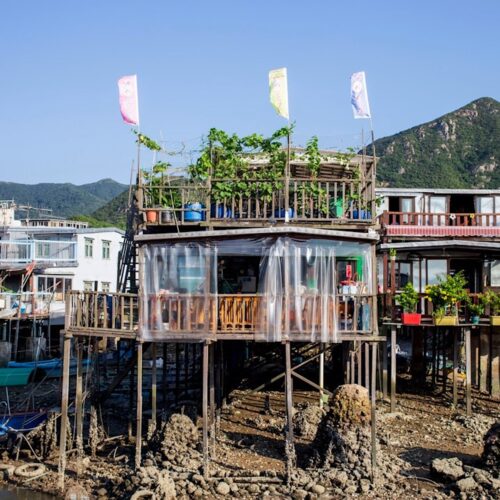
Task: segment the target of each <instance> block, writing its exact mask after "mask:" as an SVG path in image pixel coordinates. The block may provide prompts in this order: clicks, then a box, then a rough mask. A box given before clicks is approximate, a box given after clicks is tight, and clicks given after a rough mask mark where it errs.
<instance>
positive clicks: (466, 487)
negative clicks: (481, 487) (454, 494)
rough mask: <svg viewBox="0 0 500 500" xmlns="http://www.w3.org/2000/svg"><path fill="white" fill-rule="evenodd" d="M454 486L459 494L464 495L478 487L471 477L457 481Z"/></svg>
mask: <svg viewBox="0 0 500 500" xmlns="http://www.w3.org/2000/svg"><path fill="white" fill-rule="evenodd" d="M456 486H457V488H458V490H459V491H460V492H461V493H465V492H468V491H472V490H475V489H476V488H477V487H478V484H477V483H476V481H474V479H473V478H472V477H465V478H463V479H460V480H459V481H457V483H456Z"/></svg>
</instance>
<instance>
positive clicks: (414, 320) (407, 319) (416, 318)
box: [401, 313, 422, 326]
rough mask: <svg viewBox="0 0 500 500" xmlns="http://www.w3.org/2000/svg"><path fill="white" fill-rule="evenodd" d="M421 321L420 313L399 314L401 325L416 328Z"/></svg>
mask: <svg viewBox="0 0 500 500" xmlns="http://www.w3.org/2000/svg"><path fill="white" fill-rule="evenodd" d="M421 320H422V315H421V314H420V313H403V314H401V321H402V322H403V325H407V326H418V325H420V322H421Z"/></svg>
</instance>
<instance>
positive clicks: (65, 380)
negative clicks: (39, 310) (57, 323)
mask: <svg viewBox="0 0 500 500" xmlns="http://www.w3.org/2000/svg"><path fill="white" fill-rule="evenodd" d="M71 338H72V336H71V335H65V337H64V354H63V376H62V391H61V435H60V442H59V488H60V489H61V490H64V473H65V470H66V438H67V432H68V398H69V366H70V363H71Z"/></svg>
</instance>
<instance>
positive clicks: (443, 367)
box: [441, 329, 449, 396]
mask: <svg viewBox="0 0 500 500" xmlns="http://www.w3.org/2000/svg"><path fill="white" fill-rule="evenodd" d="M448 333H449V332H448V329H446V330H444V331H443V336H442V342H443V344H442V346H443V347H442V351H441V355H442V358H441V359H442V363H443V364H442V367H441V374H442V377H443V396H445V395H446V383H447V381H448V377H447V376H446V362H447V359H448V358H447V356H446V340H447V337H448Z"/></svg>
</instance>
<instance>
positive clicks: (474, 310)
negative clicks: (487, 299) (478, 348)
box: [468, 296, 484, 325]
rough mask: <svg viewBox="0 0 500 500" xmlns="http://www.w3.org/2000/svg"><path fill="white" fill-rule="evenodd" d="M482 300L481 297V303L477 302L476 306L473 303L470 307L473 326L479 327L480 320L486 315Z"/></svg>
mask: <svg viewBox="0 0 500 500" xmlns="http://www.w3.org/2000/svg"><path fill="white" fill-rule="evenodd" d="M481 299H482V297H481V296H479V302H477V303H475V304H474V303H473V302H471V303H470V304H469V306H468V309H469V313H470V322H471V323H472V324H473V325H478V324H479V319H480V318H481V316H482V315H483V314H484V304H483V302H482V300H481Z"/></svg>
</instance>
